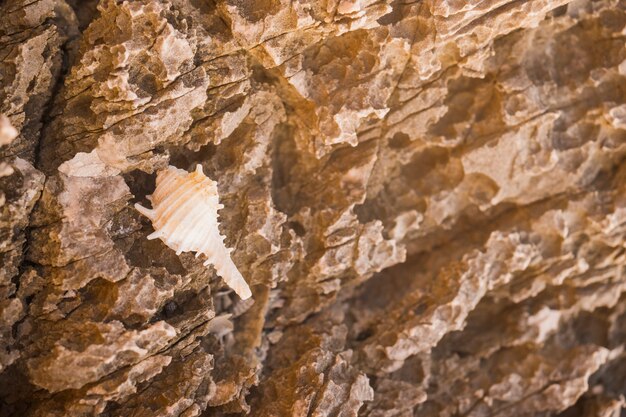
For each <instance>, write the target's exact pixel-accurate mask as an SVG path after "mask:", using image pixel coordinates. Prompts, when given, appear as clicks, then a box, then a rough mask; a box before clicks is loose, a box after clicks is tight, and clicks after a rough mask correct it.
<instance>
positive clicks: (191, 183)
mask: <svg viewBox="0 0 626 417" xmlns="http://www.w3.org/2000/svg"><path fill="white" fill-rule="evenodd" d="M149 200H150V202H151V203H152V209H148V208H146V207H143V206H141V205H140V204H135V208H136V209H137V211H139V213H141V214H143V215H144V216H146V217H147V218H149V219H150V221H152V226H153V227H154V230H155V231H154V232H153V233H151V234H150V235H149V236H148V239H157V238H158V239H161V240H162V241H163V242H164V243H165V244H166V245H167V246H168V247H170V248H171V249H173V250H174V251H176V254H177V255H180V254H181V253H182V252H196V257H198V256H200V254H204V255H205V256H206V258H207V260H206V261H205V262H204V265H209V264H211V265H213V266H214V267H215V270H216V271H217V273H218V275H219V276H220V277H222V279H223V280H224V282H226V284H227V285H228V286H229V287H231V288H232V289H233V290H234V291H235V292H236V293H237V295H239V297H241V299H243V300H245V299H247V298H250V296H251V295H252V293H251V291H250V287H249V286H248V284H247V283H246V281H245V279H244V278H243V276H242V275H241V273H240V272H239V270H238V269H237V266H235V264H234V262H233V261H232V259H231V257H230V252H231V251H232V249H230V248H227V247H226V246H225V244H224V236H222V235H221V234H220V231H219V228H218V224H219V223H218V213H217V211H218V210H220V209H221V208H223V207H224V206H223V205H222V204H220V202H219V196H218V193H217V183H216V182H215V181H213V180H211V179H210V178H208V177H207V176H205V175H204V173H203V172H202V166H201V165H200V164H198V165H197V166H196V169H195V171H194V172H187V171H185V170H182V169H178V168H176V167H173V166H169V167H168V168H166V169H164V170H162V171H160V172H159V173H158V174H157V179H156V189H155V190H154V194H152V196H150V198H149Z"/></svg>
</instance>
